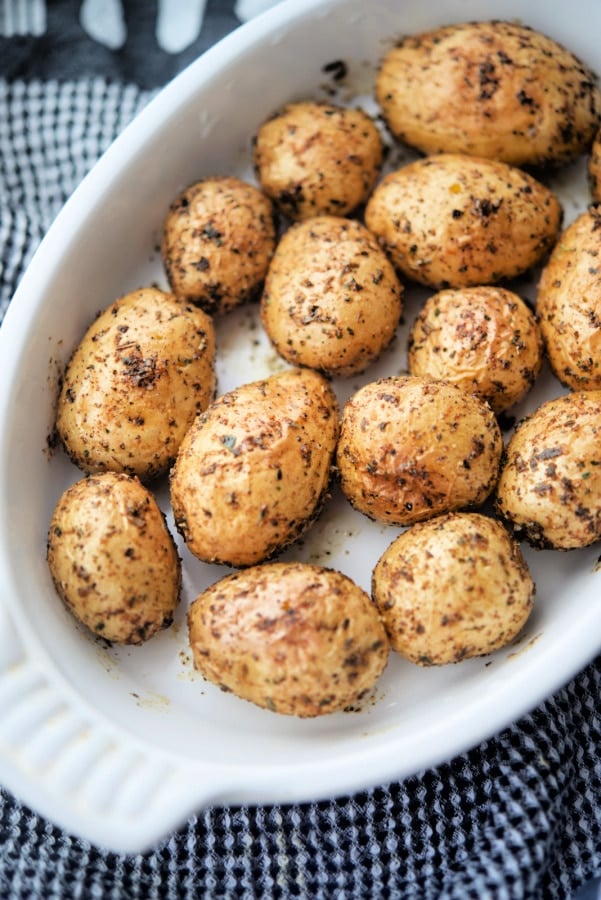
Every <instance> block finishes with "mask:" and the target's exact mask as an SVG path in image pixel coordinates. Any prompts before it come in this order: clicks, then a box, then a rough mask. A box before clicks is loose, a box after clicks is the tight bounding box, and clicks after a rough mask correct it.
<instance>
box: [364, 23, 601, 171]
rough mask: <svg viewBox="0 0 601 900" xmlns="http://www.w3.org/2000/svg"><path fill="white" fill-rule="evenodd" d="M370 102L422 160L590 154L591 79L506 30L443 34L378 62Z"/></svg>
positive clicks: (494, 27)
mask: <svg viewBox="0 0 601 900" xmlns="http://www.w3.org/2000/svg"><path fill="white" fill-rule="evenodd" d="M376 98H377V100H378V103H379V105H380V107H381V109H382V113H383V115H384V118H385V120H386V122H387V124H388V126H389V128H390V130H391V132H392V133H393V134H394V135H395V137H396V138H397V139H399V140H401V141H403V142H405V143H407V144H410V145H412V146H414V147H416V148H417V149H419V150H421V151H422V152H423V153H428V154H429V153H468V154H471V155H473V156H482V157H486V158H488V159H497V160H500V161H502V162H507V163H511V164H513V165H517V166H546V165H559V164H563V163H566V162H569V161H570V160H572V159H575V158H576V157H578V156H579V155H580V154H581V153H584V152H586V151H587V150H588V148H589V147H590V145H591V143H592V140H593V136H594V134H595V131H596V128H597V127H598V125H599V117H600V113H601V95H600V93H599V89H598V87H597V84H596V81H595V77H594V75H593V73H592V72H591V70H590V69H589V68H588V67H587V66H586V65H585V64H584V63H583V62H581V61H580V60H579V59H578V58H577V57H576V56H574V54H572V53H570V52H569V51H568V50H566V49H565V47H563V46H561V45H560V44H558V43H557V42H556V41H554V40H552V39H551V38H549V37H547V36H546V35H544V34H541V33H540V32H537V31H535V30H534V29H532V28H529V27H527V26H524V25H519V24H517V23H515V22H501V21H490V22H469V23H462V24H458V25H446V26H443V27H441V28H435V29H434V30H432V31H427V32H424V33H422V34H417V35H412V36H409V37H405V38H403V39H402V40H401V41H400V42H399V44H398V45H397V46H396V47H393V48H392V49H391V50H390V51H389V52H388V53H387V54H386V55H385V56H384V58H383V60H382V63H381V65H380V68H379V71H378V75H377V79H376Z"/></svg>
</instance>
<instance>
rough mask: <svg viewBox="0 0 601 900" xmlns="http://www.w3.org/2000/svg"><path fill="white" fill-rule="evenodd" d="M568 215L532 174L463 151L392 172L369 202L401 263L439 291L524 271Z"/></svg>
mask: <svg viewBox="0 0 601 900" xmlns="http://www.w3.org/2000/svg"><path fill="white" fill-rule="evenodd" d="M561 219H562V209H561V205H560V203H559V200H558V199H557V197H556V196H555V194H554V193H553V192H552V191H551V190H549V189H548V188H547V187H545V186H544V185H542V184H541V183H540V182H538V181H536V179H534V178H533V177H532V176H531V175H528V174H527V173H526V172H523V171H521V170H520V169H517V168H515V167H514V166H508V165H507V164H505V163H501V162H494V161H492V160H486V159H479V158H477V157H472V156H464V155H461V154H440V156H431V157H427V158H426V159H420V160H417V161H416V162H413V163H410V164H409V165H406V166H403V167H402V168H400V169H397V170H396V171H394V172H391V173H390V174H389V175H387V176H386V177H385V178H384V179H383V180H382V181H381V182H380V184H379V185H378V186H377V187H376V189H375V190H374V192H373V194H372V195H371V198H370V200H369V201H368V203H367V207H366V209H365V223H366V225H367V227H368V228H369V229H370V230H371V231H373V232H374V234H376V235H377V236H378V238H379V239H380V243H381V244H382V246H383V247H384V249H385V250H386V251H387V252H388V254H389V256H390V258H391V260H392V262H393V263H394V265H395V266H396V267H397V268H398V269H399V270H400V271H401V272H402V273H403V274H405V275H406V276H407V277H408V278H411V279H413V280H414V281H417V282H419V283H421V284H425V285H427V286H428V287H432V288H434V289H436V290H441V289H443V288H448V287H453V288H460V287H470V286H476V285H483V284H495V283H497V282H499V281H502V280H504V279H507V278H514V277H516V276H518V275H520V274H523V273H524V272H526V271H527V270H528V269H530V268H531V267H532V266H534V265H535V264H536V263H538V262H539V261H540V260H541V259H542V257H543V256H544V255H545V253H546V252H547V251H548V250H549V249H550V247H551V246H552V244H553V242H554V241H555V238H556V236H557V233H558V231H559V228H560V226H561Z"/></svg>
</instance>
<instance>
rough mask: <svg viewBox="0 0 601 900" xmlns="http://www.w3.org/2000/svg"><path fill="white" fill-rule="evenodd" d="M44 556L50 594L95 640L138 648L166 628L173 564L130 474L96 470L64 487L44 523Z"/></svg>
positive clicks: (175, 574)
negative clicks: (50, 582)
mask: <svg viewBox="0 0 601 900" xmlns="http://www.w3.org/2000/svg"><path fill="white" fill-rule="evenodd" d="M47 559H48V566H49V568H50V573H51V575H52V579H53V581H54V585H55V587H56V590H57V591H58V594H59V595H60V597H61V598H62V600H63V601H64V603H65V604H66V606H67V607H68V609H69V610H70V611H71V612H72V613H73V615H74V616H75V618H76V619H78V620H79V621H80V622H82V623H83V624H84V625H85V626H86V627H87V628H89V629H90V631H92V632H93V633H94V634H95V635H97V636H99V637H103V638H105V639H106V640H107V641H115V642H117V643H121V644H141V643H143V642H144V641H147V640H148V639H149V638H151V637H153V635H155V634H156V633H157V632H158V631H160V630H161V629H162V628H167V627H168V626H169V625H171V622H172V621H173V614H174V612H175V609H176V607H177V604H178V601H179V595H180V587H181V568H180V559H179V556H178V554H177V550H176V547H175V543H174V541H173V538H172V537H171V534H170V533H169V530H168V528H167V525H166V524H165V519H164V517H163V514H162V512H161V510H160V509H159V507H158V506H157V503H156V501H155V499H154V497H153V496H152V494H151V493H150V492H149V491H148V489H147V488H145V487H144V486H143V485H142V483H141V482H140V481H139V479H138V478H136V477H135V476H132V475H126V474H123V473H116V472H104V473H102V474H100V475H90V476H88V477H87V478H83V479H81V480H80V481H77V482H76V483H75V484H73V485H71V487H69V488H67V490H66V491H65V492H64V493H63V495H62V496H61V498H60V499H59V501H58V503H57V504H56V507H55V509H54V512H53V515H52V519H51V522H50V527H49V530H48V549H47Z"/></svg>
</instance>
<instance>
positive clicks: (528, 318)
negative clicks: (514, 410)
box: [408, 285, 543, 413]
mask: <svg viewBox="0 0 601 900" xmlns="http://www.w3.org/2000/svg"><path fill="white" fill-rule="evenodd" d="M542 361H543V343H542V337H541V333H540V328H539V327H538V323H537V321H536V316H535V315H534V313H533V312H532V311H531V310H530V309H529V308H528V306H527V305H526V303H525V302H524V301H523V300H522V299H521V298H520V297H518V295H517V294H515V293H513V291H509V290H506V289H505V288H501V287H497V286H494V285H485V286H483V287H472V288H462V289H450V288H449V289H448V290H446V291H439V292H438V293H436V294H433V295H432V296H431V297H429V298H428V300H427V301H426V302H425V304H424V306H423V307H422V309H421V311H420V312H419V314H418V316H417V318H416V319H415V321H414V323H413V327H412V329H411V332H410V334H409V345H408V368H409V372H410V373H411V374H412V375H430V376H431V377H432V378H440V379H443V380H445V381H450V382H452V383H453V384H456V385H457V386H458V387H460V388H463V390H466V391H468V392H469V393H472V394H477V395H478V397H480V398H481V399H482V400H486V401H487V402H488V403H489V404H490V406H491V407H492V409H493V410H494V412H496V413H500V412H503V411H505V410H507V409H509V407H510V406H513V405H514V404H515V403H517V402H518V400H521V399H522V398H523V397H524V396H525V395H526V394H527V393H528V391H529V390H530V388H531V387H532V385H533V384H534V382H535V381H536V378H537V376H538V374H539V372H540V370H541V366H542Z"/></svg>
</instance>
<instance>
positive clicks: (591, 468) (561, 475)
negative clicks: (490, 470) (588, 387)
mask: <svg viewBox="0 0 601 900" xmlns="http://www.w3.org/2000/svg"><path fill="white" fill-rule="evenodd" d="M495 507H496V510H497V512H498V513H499V515H500V516H501V518H502V519H503V520H504V521H505V523H506V524H507V526H508V527H509V528H510V529H511V530H512V531H513V532H514V534H515V535H516V536H517V537H518V538H519V539H520V540H524V539H525V540H527V541H528V542H529V543H530V544H532V545H533V546H534V547H539V548H545V547H546V548H552V549H556V550H571V549H575V548H578V547H587V546H589V545H590V544H593V543H595V541H598V540H599V539H600V538H601V391H574V392H573V393H571V394H567V395H565V396H562V397H557V398H555V399H553V400H548V401H547V402H546V403H543V404H542V405H541V406H540V407H538V409H537V410H536V411H535V412H534V413H532V415H531V416H529V417H528V418H526V419H524V420H523V421H522V422H521V423H520V424H519V426H518V428H517V429H516V431H515V432H514V434H513V435H512V437H511V439H510V441H509V443H508V445H507V448H506V453H505V458H504V461H503V465H502V467H501V473H500V476H499V483H498V485H497V492H496V497H495Z"/></svg>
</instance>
